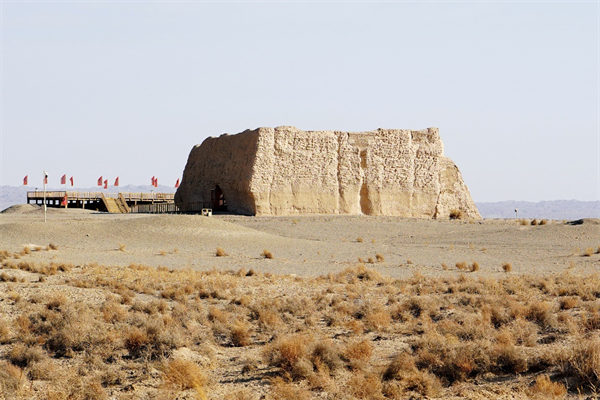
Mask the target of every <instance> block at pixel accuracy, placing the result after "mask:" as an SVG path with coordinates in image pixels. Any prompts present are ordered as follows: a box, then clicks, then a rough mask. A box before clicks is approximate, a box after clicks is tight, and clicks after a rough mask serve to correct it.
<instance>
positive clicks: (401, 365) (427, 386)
mask: <svg viewBox="0 0 600 400" xmlns="http://www.w3.org/2000/svg"><path fill="white" fill-rule="evenodd" d="M382 379H383V381H384V382H386V384H384V386H383V394H384V395H385V396H386V397H390V398H396V399H401V398H407V397H408V396H407V395H406V394H407V393H409V392H415V393H418V394H419V395H421V396H428V397H431V396H436V395H437V394H438V392H439V390H440V387H441V384H440V382H439V380H438V379H437V378H436V377H435V376H433V375H432V374H429V373H427V372H424V371H419V370H418V369H417V367H416V365H415V360H414V358H413V357H412V356H411V355H410V354H408V353H406V352H402V353H399V354H397V355H396V356H395V357H394V358H393V359H392V361H391V363H390V364H389V365H388V366H387V368H386V369H385V371H384V372H383V376H382Z"/></svg>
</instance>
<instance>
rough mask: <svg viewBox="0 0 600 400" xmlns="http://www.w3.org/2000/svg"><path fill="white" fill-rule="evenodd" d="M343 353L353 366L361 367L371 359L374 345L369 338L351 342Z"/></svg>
mask: <svg viewBox="0 0 600 400" xmlns="http://www.w3.org/2000/svg"><path fill="white" fill-rule="evenodd" d="M342 354H343V357H344V359H345V360H347V362H348V364H349V365H350V366H351V367H352V368H360V367H362V366H365V365H367V363H368V362H369V360H370V359H371V356H372V355H373V345H372V344H371V342H370V341H368V340H361V341H355V342H352V343H349V344H348V345H347V346H346V348H345V349H344V351H343V353H342Z"/></svg>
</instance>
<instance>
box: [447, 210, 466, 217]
mask: <svg viewBox="0 0 600 400" xmlns="http://www.w3.org/2000/svg"><path fill="white" fill-rule="evenodd" d="M449 217H450V219H463V212H462V210H460V209H458V208H455V209H453V210H450V215H449Z"/></svg>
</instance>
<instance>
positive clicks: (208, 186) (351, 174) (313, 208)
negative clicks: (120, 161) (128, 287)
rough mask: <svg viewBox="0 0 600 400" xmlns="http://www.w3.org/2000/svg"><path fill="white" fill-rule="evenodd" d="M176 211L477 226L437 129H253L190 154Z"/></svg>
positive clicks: (216, 140) (206, 143)
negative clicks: (200, 206)
mask: <svg viewBox="0 0 600 400" xmlns="http://www.w3.org/2000/svg"><path fill="white" fill-rule="evenodd" d="M175 201H176V202H177V203H199V202H203V203H210V204H211V205H212V207H213V208H215V209H217V210H218V209H224V208H225V207H226V209H227V211H229V212H234V213H240V214H248V215H297V214H366V215H393V216H402V217H416V218H448V216H449V214H450V212H451V211H452V210H460V211H462V213H463V216H464V217H467V218H473V219H480V218H481V216H480V215H479V212H478V211H477V208H476V207H475V203H474V202H473V199H471V195H470V194H469V190H468V189H467V186H466V185H465V183H464V181H463V179H462V176H461V174H460V171H459V170H458V168H457V167H456V165H455V164H454V162H452V160H450V159H449V158H446V157H444V146H443V144H442V141H441V139H440V136H439V131H438V129H437V128H429V129H424V130H420V131H411V130H403V129H378V130H375V131H370V132H339V131H307V132H305V131H302V130H300V129H297V128H294V127H291V126H280V127H277V128H258V129H255V130H246V131H244V132H242V133H238V134H236V135H227V134H225V135H221V136H220V137H216V138H215V137H210V138H208V139H206V140H205V141H204V142H203V143H202V144H201V145H197V146H195V147H194V148H193V149H192V151H191V153H190V156H189V158H188V162H187V165H186V167H185V170H184V172H183V179H182V183H181V186H180V187H179V189H178V190H177V193H176V195H175Z"/></svg>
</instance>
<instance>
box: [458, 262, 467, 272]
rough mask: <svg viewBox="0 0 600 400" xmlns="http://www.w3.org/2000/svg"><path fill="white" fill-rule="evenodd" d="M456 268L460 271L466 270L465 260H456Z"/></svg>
mask: <svg viewBox="0 0 600 400" xmlns="http://www.w3.org/2000/svg"><path fill="white" fill-rule="evenodd" d="M456 269H459V270H461V271H466V270H467V262H466V261H460V262H457V263H456Z"/></svg>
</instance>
